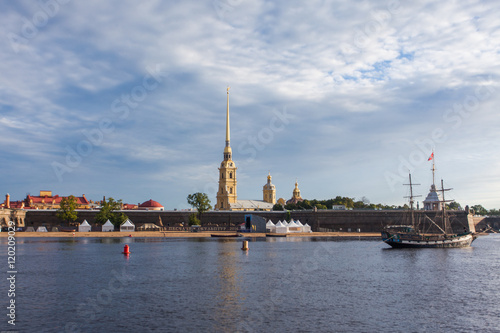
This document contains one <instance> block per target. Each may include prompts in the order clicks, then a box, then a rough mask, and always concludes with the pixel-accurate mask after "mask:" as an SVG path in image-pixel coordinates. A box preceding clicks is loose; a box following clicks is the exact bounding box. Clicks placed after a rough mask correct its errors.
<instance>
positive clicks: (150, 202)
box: [139, 199, 163, 208]
mask: <svg viewBox="0 0 500 333" xmlns="http://www.w3.org/2000/svg"><path fill="white" fill-rule="evenodd" d="M139 207H143V208H149V207H159V208H160V207H161V208H163V206H162V205H161V204H160V203H159V202H156V201H154V200H152V199H149V200H148V201H145V202H143V203H142V204H140V205H139Z"/></svg>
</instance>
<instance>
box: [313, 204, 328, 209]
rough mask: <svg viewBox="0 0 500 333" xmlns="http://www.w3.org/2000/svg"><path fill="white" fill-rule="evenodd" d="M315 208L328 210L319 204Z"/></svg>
mask: <svg viewBox="0 0 500 333" xmlns="http://www.w3.org/2000/svg"><path fill="white" fill-rule="evenodd" d="M315 207H316V208H318V209H328V208H326V206H325V205H323V204H320V203H318V204H316V205H315Z"/></svg>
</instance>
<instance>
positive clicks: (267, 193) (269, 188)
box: [262, 173, 276, 205]
mask: <svg viewBox="0 0 500 333" xmlns="http://www.w3.org/2000/svg"><path fill="white" fill-rule="evenodd" d="M271 179H272V177H271V173H269V175H268V176H267V184H266V185H264V188H263V189H262V195H263V196H264V198H263V199H264V201H265V202H269V203H272V204H273V205H274V204H275V203H276V186H274V185H273V184H272V183H271Z"/></svg>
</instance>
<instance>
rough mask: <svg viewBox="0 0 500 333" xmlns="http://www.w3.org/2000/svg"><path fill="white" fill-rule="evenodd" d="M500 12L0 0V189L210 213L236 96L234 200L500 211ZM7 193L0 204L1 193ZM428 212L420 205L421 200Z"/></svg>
mask: <svg viewBox="0 0 500 333" xmlns="http://www.w3.org/2000/svg"><path fill="white" fill-rule="evenodd" d="M499 12H500V3H499V2H498V1H493V0H492V1H486V0H485V1H474V0H470V1H442V2H436V1H411V2H407V1H401V2H399V1H395V0H388V1H308V2H307V4H306V2H303V1H293V0H292V1H260V0H252V1H249V0H207V1H191V0H189V1H141V2H137V1H123V0H120V1H111V0H109V1H71V0H42V1H27V0H26V1H16V2H13V1H3V2H1V4H0V28H1V32H2V38H0V70H1V73H2V75H1V77H0V131H1V135H0V154H1V157H2V164H1V166H0V168H1V169H0V170H1V172H0V180H1V181H0V188H1V191H0V192H2V193H4V194H6V193H10V195H11V198H12V200H21V199H23V198H24V197H25V196H26V194H27V193H31V194H37V193H38V192H39V190H52V191H53V193H54V194H60V195H70V194H74V195H81V194H83V193H85V194H86V196H87V198H89V199H93V200H99V199H101V198H102V197H103V196H106V197H110V196H111V197H114V198H116V199H123V201H124V202H128V203H139V202H143V201H146V200H149V199H153V200H156V201H159V202H160V203H162V204H163V205H164V206H165V207H166V208H167V209H173V208H178V209H182V208H187V207H188V205H187V203H186V196H187V195H188V194H190V193H194V192H198V191H201V192H206V193H207V194H208V195H209V197H210V198H211V200H212V203H214V202H215V201H216V200H215V194H216V190H217V177H218V170H217V168H218V166H219V165H220V162H221V160H222V158H223V155H222V153H223V148H224V140H225V108H226V87H227V86H230V87H231V90H230V110H231V146H232V147H233V160H234V161H235V162H236V165H237V166H238V198H240V199H262V186H263V185H264V184H265V183H266V176H267V174H268V172H271V174H272V176H273V183H274V184H275V185H276V187H277V196H278V197H283V198H285V199H289V198H290V197H291V195H292V190H293V187H294V182H295V180H296V179H297V180H298V182H299V187H300V189H301V193H302V197H304V198H307V199H329V198H332V197H335V196H337V195H341V196H349V197H354V198H356V199H360V198H362V197H363V196H364V197H367V198H368V199H369V200H370V201H371V202H372V203H384V204H396V205H400V204H403V203H404V202H405V199H404V198H403V196H405V195H406V194H407V189H405V187H404V186H402V184H404V183H406V182H407V181H406V179H407V176H408V171H409V170H410V171H411V172H412V176H413V179H414V181H415V182H417V183H420V184H421V186H418V187H417V188H415V192H416V193H417V194H421V195H423V197H425V195H426V194H427V192H428V189H429V186H430V185H431V183H432V173H431V171H430V169H431V166H432V162H429V161H427V159H428V157H429V156H430V154H431V152H432V150H433V149H434V151H435V162H436V167H437V175H436V179H437V180H440V179H441V178H443V179H444V182H445V186H448V187H452V188H453V189H454V190H453V191H452V192H449V194H450V198H453V199H455V200H457V201H458V202H459V203H461V204H462V205H465V204H469V205H474V204H482V205H483V206H485V207H486V208H500V199H499V195H498V189H499V188H500V172H499V170H500V154H499V152H500V132H499V130H498V129H499V125H500V115H499V114H498V105H500V103H499V102H500V97H499V96H500V85H499V83H498V82H499V77H500V61H499V59H500V20H499V19H498V13H499ZM4 194H3V195H4ZM419 200H420V201H421V200H423V198H419Z"/></svg>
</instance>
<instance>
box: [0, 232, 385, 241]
mask: <svg viewBox="0 0 500 333" xmlns="http://www.w3.org/2000/svg"><path fill="white" fill-rule="evenodd" d="M212 234H213V235H219V236H223V235H234V234H236V232H228V231H204V232H190V231H135V232H121V231H110V232H102V231H91V232H75V233H74V235H73V233H72V232H26V231H19V232H16V233H15V235H14V237H16V238H24V237H26V238H29V237H44V238H47V237H55V238H123V237H130V236H131V237H132V238H151V237H157V238H207V237H208V238H210V237H211V235H212ZM239 234H241V235H243V237H239V238H257V237H258V238H261V237H262V238H266V234H265V233H239ZM8 236H9V233H8V232H0V238H7V237H8ZM286 237H287V238H288V237H335V238H347V239H351V238H352V239H354V238H380V233H378V232H312V233H289V234H286ZM235 238H236V237H235Z"/></svg>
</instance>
